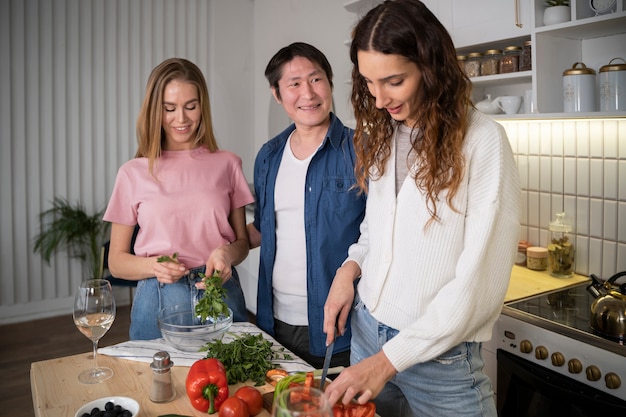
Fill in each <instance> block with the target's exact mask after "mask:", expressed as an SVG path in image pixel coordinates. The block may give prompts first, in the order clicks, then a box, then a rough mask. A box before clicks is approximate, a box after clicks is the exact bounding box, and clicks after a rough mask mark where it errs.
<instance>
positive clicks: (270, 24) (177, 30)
mask: <svg viewBox="0 0 626 417" xmlns="http://www.w3.org/2000/svg"><path fill="white" fill-rule="evenodd" d="M352 20H353V15H352V14H351V13H349V12H347V11H346V10H345V9H344V8H343V2H342V1H338V0H319V1H315V2H311V1H308V0H289V1H287V0H256V1H255V0H118V1H113V0H0V55H1V56H2V57H3V59H2V60H0V109H1V111H0V139H1V140H0V177H1V181H0V195H1V196H2V197H1V198H0V265H2V274H0V324H2V323H10V322H19V321H24V320H30V319H34V318H39V317H46V316H52V315H59V314H66V313H69V312H70V311H71V305H72V296H73V293H74V288H75V287H76V285H77V284H78V282H79V281H80V280H81V279H82V271H81V267H80V264H79V263H78V262H77V261H74V260H68V257H67V254H66V253H64V252H61V253H59V254H57V255H56V256H54V257H53V259H52V262H51V264H50V265H46V264H45V263H44V262H43V261H42V259H41V258H40V257H39V255H35V254H34V253H33V245H32V242H33V239H34V237H35V236H36V234H37V233H38V232H39V220H38V216H39V213H40V212H42V211H44V210H46V209H48V208H50V202H51V201H52V199H53V198H54V197H56V196H61V197H65V198H67V199H68V200H70V201H71V202H78V201H80V202H81V203H82V204H84V205H85V207H86V208H87V209H88V210H89V211H95V210H97V209H101V208H103V207H105V206H106V202H107V200H108V196H109V195H110V192H111V189H112V187H113V182H114V179H115V174H116V172H117V168H118V167H119V166H120V165H121V164H122V163H124V162H125V161H127V160H128V159H130V158H132V156H133V154H134V152H135V149H136V139H135V130H134V125H135V119H136V115H137V111H138V109H139V106H140V103H141V99H142V97H143V90H144V87H145V83H146V81H147V77H148V74H149V72H150V70H151V69H152V68H153V67H154V66H155V65H156V64H158V63H159V62H161V61H162V60H163V59H165V58H167V57H170V56H181V57H185V58H189V59H190V60H192V61H194V62H195V63H196V64H198V66H199V67H200V68H201V69H202V70H203V71H204V73H205V75H206V77H207V81H208V84H209V93H210V95H211V105H212V106H211V107H212V113H213V122H214V127H215V131H216V135H217V138H218V142H219V145H220V147H222V148H225V149H229V150H232V151H234V152H235V153H237V154H239V155H240V156H241V157H242V159H243V164H244V173H245V174H246V177H247V178H248V180H249V181H250V182H251V181H252V179H253V178H252V167H253V162H254V156H255V155H256V152H257V150H258V149H259V148H260V146H261V145H262V144H263V143H264V142H265V141H266V140H267V139H268V137H269V135H270V133H269V121H268V118H269V109H270V93H269V88H268V86H267V81H266V80H265V78H264V76H263V71H264V69H265V65H266V64H267V61H268V60H269V58H270V57H271V56H272V55H273V54H274V52H276V51H277V50H278V49H279V48H280V47H282V46H285V45H287V44H288V43H290V42H293V41H306V42H310V43H312V44H314V45H316V46H317V47H319V48H320V49H321V50H322V51H323V52H325V53H326V54H327V56H328V58H329V61H330V62H331V64H332V65H333V69H334V71H335V73H336V75H335V80H334V81H335V93H336V95H335V99H336V106H337V114H338V115H339V116H340V117H341V118H342V119H344V120H347V119H349V118H350V117H351V116H350V114H349V110H348V109H349V106H348V85H347V84H346V81H347V80H348V77H349V60H348V55H347V54H348V48H347V47H346V46H345V44H344V41H345V40H346V39H348V36H349V31H350V27H351V25H352V23H353V22H352ZM277 114H280V112H278V113H277ZM287 121H288V120H287V119H286V118H285V119H283V120H280V119H279V120H278V125H279V126H280V125H281V124H282V123H285V124H286V123H287ZM275 128H276V127H275ZM273 133H274V132H273ZM254 270H255V268H254V267H251V268H250V274H253V273H254V272H252V271H254ZM117 295H118V296H119V300H118V301H119V302H120V303H124V302H128V292H127V291H125V290H122V291H120V292H118V294H117Z"/></svg>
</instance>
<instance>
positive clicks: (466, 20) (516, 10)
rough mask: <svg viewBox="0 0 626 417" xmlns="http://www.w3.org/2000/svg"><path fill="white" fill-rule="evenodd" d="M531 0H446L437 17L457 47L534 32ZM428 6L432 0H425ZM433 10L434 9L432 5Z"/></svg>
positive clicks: (442, 3)
mask: <svg viewBox="0 0 626 417" xmlns="http://www.w3.org/2000/svg"><path fill="white" fill-rule="evenodd" d="M530 1H531V0H445V1H435V3H438V4H439V5H438V10H437V11H438V13H436V14H437V17H438V18H439V20H441V23H443V24H444V26H445V27H446V28H447V29H448V31H449V32H450V34H451V35H452V39H453V40H454V44H455V45H456V47H457V48H464V47H474V46H476V45H482V44H489V43H491V42H497V41H500V40H502V39H512V38H521V37H529V36H530V26H531V25H530ZM424 3H425V4H426V5H427V6H428V7H430V5H429V4H428V2H424ZM431 10H432V9H431Z"/></svg>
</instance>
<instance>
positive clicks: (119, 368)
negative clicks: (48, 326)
mask: <svg viewBox="0 0 626 417" xmlns="http://www.w3.org/2000/svg"><path fill="white" fill-rule="evenodd" d="M98 364H99V365H100V366H107V367H109V368H111V369H113V372H114V373H115V374H114V375H113V377H112V378H110V379H109V380H107V381H104V382H102V383H100V384H91V385H87V384H82V383H80V382H79V381H78V374H79V373H80V372H81V371H83V370H85V369H87V368H89V367H91V366H93V358H92V354H91V353H84V354H80V355H74V356H66V357H64V358H58V359H50V360H46V361H41V362H34V363H33V364H31V368H30V381H31V389H32V394H33V408H34V410H35V416H36V417H74V414H75V413H76V411H77V410H78V409H79V408H80V407H81V406H82V405H83V404H85V403H88V402H90V401H93V400H95V399H98V398H101V397H107V396H124V397H130V398H134V399H135V400H136V401H137V402H138V403H139V405H140V407H141V410H140V412H139V416H140V417H157V416H160V415H164V414H180V415H184V416H206V415H207V414H206V413H202V412H200V411H197V410H196V409H195V408H193V407H192V406H191V404H190V402H189V399H188V398H187V393H186V392H185V379H186V378H187V373H188V372H189V368H188V367H185V366H174V367H173V368H172V383H173V384H174V387H175V390H176V398H175V399H174V400H173V401H171V402H169V403H160V404H157V403H153V402H152V401H150V399H149V398H148V396H149V393H150V386H151V384H152V371H151V369H150V364H148V363H144V362H137V361H131V360H125V359H120V358H116V357H112V356H106V355H98ZM241 385H243V384H237V385H233V386H231V387H230V394H231V395H232V394H233V393H234V392H235V391H236V389H237V388H239V387H240V386H241ZM257 388H259V390H260V391H261V393H266V392H271V391H273V387H272V386H271V385H269V384H266V385H264V386H260V387H257ZM215 415H217V414H215ZM258 416H269V413H268V412H267V411H265V410H263V411H261V413H260V414H258Z"/></svg>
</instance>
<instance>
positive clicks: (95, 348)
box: [93, 340, 98, 373]
mask: <svg viewBox="0 0 626 417" xmlns="http://www.w3.org/2000/svg"><path fill="white" fill-rule="evenodd" d="M93 365H94V372H96V373H97V372H98V341H97V340H94V341H93Z"/></svg>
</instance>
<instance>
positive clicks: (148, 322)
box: [129, 267, 248, 340]
mask: <svg viewBox="0 0 626 417" xmlns="http://www.w3.org/2000/svg"><path fill="white" fill-rule="evenodd" d="M204 270H205V267H199V268H195V269H192V270H191V271H190V273H189V274H188V275H185V276H184V277H182V278H181V279H180V280H178V281H177V282H175V283H173V284H162V283H160V282H158V281H157V279H156V278H148V279H144V280H141V281H139V282H138V283H137V290H136V292H135V298H134V299H133V305H132V308H131V312H130V332H129V333H130V340H151V339H158V338H160V337H161V331H160V330H159V325H158V323H157V314H158V312H159V311H160V310H161V309H163V308H165V307H170V306H174V305H177V304H187V303H189V305H191V306H193V305H194V304H193V303H194V300H196V299H197V298H199V297H202V296H203V295H204V294H203V293H204V291H201V290H198V289H197V288H196V286H195V285H194V284H195V283H196V282H198V281H200V277H199V276H198V273H200V272H204ZM224 288H225V289H226V294H227V297H226V304H228V307H230V309H231V310H233V320H234V321H248V310H247V309H246V301H245V299H244V296H243V291H242V289H241V285H240V283H239V275H238V274H237V271H236V270H235V268H233V276H232V277H231V278H230V279H229V280H228V281H226V283H225V284H224Z"/></svg>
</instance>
